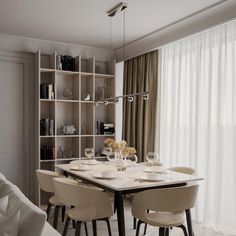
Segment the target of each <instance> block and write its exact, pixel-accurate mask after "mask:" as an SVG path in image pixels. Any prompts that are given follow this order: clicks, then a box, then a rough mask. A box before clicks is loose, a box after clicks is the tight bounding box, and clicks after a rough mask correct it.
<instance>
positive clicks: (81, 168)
mask: <svg viewBox="0 0 236 236" xmlns="http://www.w3.org/2000/svg"><path fill="white" fill-rule="evenodd" d="M70 169H71V170H77V171H86V170H89V168H88V166H87V165H86V164H77V165H73V166H71V167H70Z"/></svg>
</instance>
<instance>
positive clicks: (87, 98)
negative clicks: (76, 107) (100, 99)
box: [83, 93, 91, 101]
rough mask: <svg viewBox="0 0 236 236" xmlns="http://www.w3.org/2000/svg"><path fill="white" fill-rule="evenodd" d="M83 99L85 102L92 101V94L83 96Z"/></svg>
mask: <svg viewBox="0 0 236 236" xmlns="http://www.w3.org/2000/svg"><path fill="white" fill-rule="evenodd" d="M83 99H84V101H90V99H91V96H90V93H87V94H85V95H84V96H83Z"/></svg>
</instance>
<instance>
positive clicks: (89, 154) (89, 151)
mask: <svg viewBox="0 0 236 236" xmlns="http://www.w3.org/2000/svg"><path fill="white" fill-rule="evenodd" d="M84 155H85V156H86V157H87V158H94V159H95V151H94V149H93V148H85V149H84Z"/></svg>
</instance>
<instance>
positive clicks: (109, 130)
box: [104, 124, 115, 134]
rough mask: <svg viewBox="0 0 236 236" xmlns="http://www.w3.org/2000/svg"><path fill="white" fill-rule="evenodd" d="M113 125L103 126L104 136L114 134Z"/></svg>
mask: <svg viewBox="0 0 236 236" xmlns="http://www.w3.org/2000/svg"><path fill="white" fill-rule="evenodd" d="M114 133H115V130H114V124H104V134H114Z"/></svg>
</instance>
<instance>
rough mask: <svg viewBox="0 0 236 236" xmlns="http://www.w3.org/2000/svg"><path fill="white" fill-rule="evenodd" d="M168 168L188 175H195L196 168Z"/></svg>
mask: <svg viewBox="0 0 236 236" xmlns="http://www.w3.org/2000/svg"><path fill="white" fill-rule="evenodd" d="M169 170H172V171H175V172H179V173H183V174H188V175H196V170H195V169H193V168H191V167H185V166H175V167H170V168H169Z"/></svg>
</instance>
